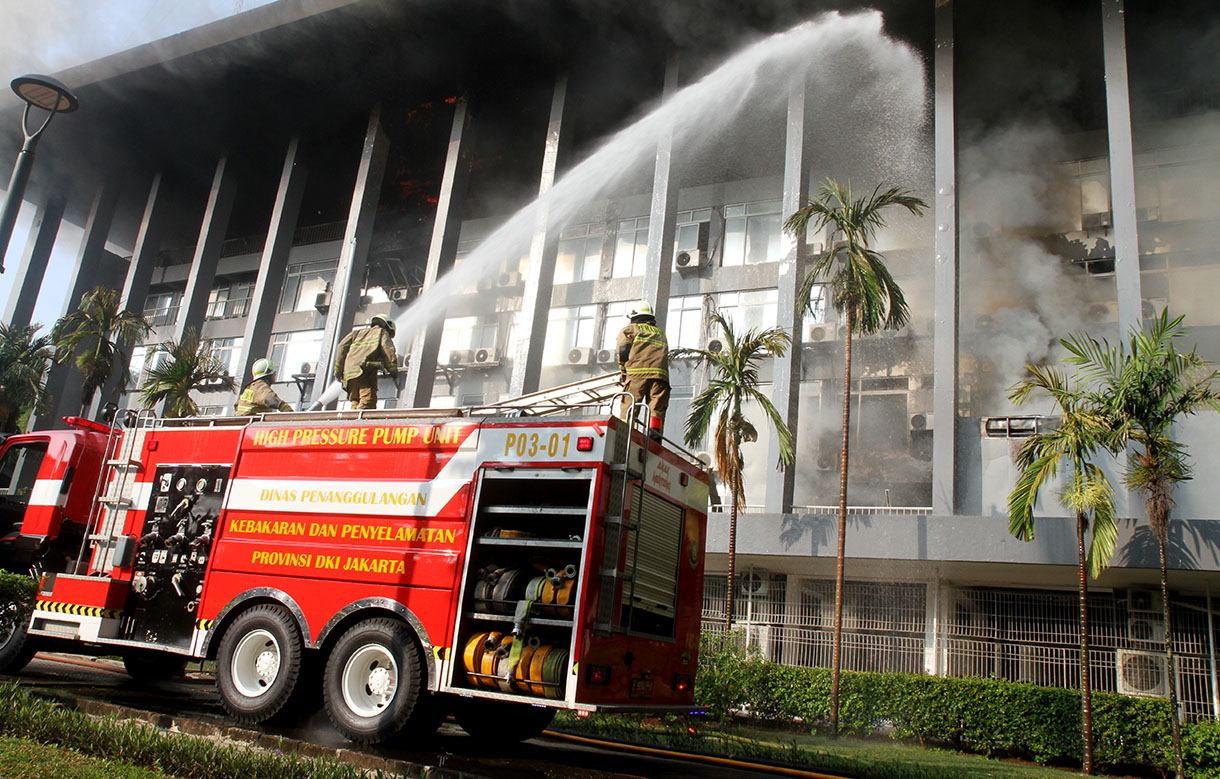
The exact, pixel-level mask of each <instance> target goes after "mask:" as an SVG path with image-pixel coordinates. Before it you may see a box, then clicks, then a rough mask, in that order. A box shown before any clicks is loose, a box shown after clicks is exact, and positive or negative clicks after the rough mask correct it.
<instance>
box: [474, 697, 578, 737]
mask: <svg viewBox="0 0 1220 779" xmlns="http://www.w3.org/2000/svg"><path fill="white" fill-rule="evenodd" d="M453 718H454V719H456V720H457V723H458V724H459V725H461V726H462V730H464V731H466V732H467V733H468V734H470V735H471V736H474V737H475V738H477V739H478V740H479V741H481V742H483V743H490V744H515V743H517V742H519V741H526V740H528V739H531V738H534V737H535V736H537V735H538V734H540V733H542V731H544V730H546V729H547V726H548V725H550V724H551V720H553V719H555V710H554V709H552V708H549V707H546V706H534V705H532V704H529V703H512V702H509V701H489V700H479V699H475V698H462V699H460V700H458V701H456V702H455V703H454V708H453Z"/></svg>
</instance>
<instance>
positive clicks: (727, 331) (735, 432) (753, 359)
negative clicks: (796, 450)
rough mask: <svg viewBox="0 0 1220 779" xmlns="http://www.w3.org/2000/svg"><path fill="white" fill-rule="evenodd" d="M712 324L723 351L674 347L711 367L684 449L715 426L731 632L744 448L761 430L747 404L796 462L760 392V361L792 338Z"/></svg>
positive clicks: (785, 458) (784, 455)
mask: <svg viewBox="0 0 1220 779" xmlns="http://www.w3.org/2000/svg"><path fill="white" fill-rule="evenodd" d="M712 322H713V323H714V324H716V325H717V326H719V328H720V330H721V332H722V333H723V334H724V348H723V349H721V350H720V351H718V352H710V351H707V350H705V349H675V350H673V352H672V353H671V356H672V357H674V358H678V359H680V358H683V357H693V358H694V359H695V360H696V363H695V364H696V365H701V364H706V365H708V366H709V367H710V368H711V377H710V378H709V380H708V386H707V389H705V390H703V391H702V392H700V393H699V394H698V395H697V396H696V397H695V399H694V400H693V401H692V402H691V407H690V413H689V414H688V415H687V418H686V445H687V446H689V447H691V448H694V447H697V446H699V445H700V444H701V443H702V442H703V441H704V440H705V439H706V438H707V434H708V430H709V429H710V428H711V427H712V423H713V421H714V422H715V433H713V442H712V451H713V452H714V454H715V456H716V468H717V470H718V471H719V472H720V478H721V479H722V480H723V481H724V482H725V484H726V485H727V486H728V488H729V494H730V496H731V498H732V502H731V504H730V508H729V570H728V593H727V595H726V597H725V603H724V623H725V630H726V631H729V630H732V628H733V568H734V562H735V558H736V555H737V507H738V505H739V504H740V503H743V502H744V501H745V499H746V490H745V481H744V480H743V478H742V470H743V468H744V460H743V459H742V455H741V445H742V443H744V442H750V441H757V440H758V429H757V428H755V427H754V424H753V423H752V422H750V420H748V419H746V416H745V408H744V407H745V405H746V404H747V403H751V402H753V403H757V404H758V405H759V406H760V407H761V408H762V410H763V413H764V414H766V415H767V418H768V419H769V420H770V421H771V425H772V426H773V427H774V428H775V434H776V435H777V436H778V437H779V465H780V466H784V465H788V464H789V463H791V462H792V456H793V447H792V433H791V432H790V431H789V430H788V426H787V425H786V424H785V423H784V420H783V418H782V417H781V416H780V415H779V412H778V411H777V410H776V409H775V406H774V405H773V404H772V403H771V399H770V398H768V397H767V395H766V393H765V392H764V391H763V390H762V389H760V388H759V381H758V362H759V361H760V360H761V359H762V358H763V357H765V356H767V355H774V356H776V357H782V356H783V355H784V353H785V352H786V351H787V350H788V347H789V346H790V345H791V344H792V338H791V337H790V336H789V335H788V334H787V333H786V332H784V331H783V330H781V329H780V328H777V327H773V328H769V329H767V330H763V331H761V332H758V331H755V330H747V331H746V332H744V333H742V335H741V337H740V338H738V336H737V334H736V333H735V332H733V325H732V324H731V323H730V322H729V321H728V320H726V319H725V318H724V317H722V316H720V315H719V314H714V315H713V316H712Z"/></svg>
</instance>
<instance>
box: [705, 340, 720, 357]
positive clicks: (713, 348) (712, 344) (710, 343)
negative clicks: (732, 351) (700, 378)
mask: <svg viewBox="0 0 1220 779" xmlns="http://www.w3.org/2000/svg"><path fill="white" fill-rule="evenodd" d="M703 348H704V349H705V350H706V351H709V352H711V353H712V354H720V353H721V352H723V351H724V341H721V340H720V339H719V338H709V339H707V343H705V344H704V345H703Z"/></svg>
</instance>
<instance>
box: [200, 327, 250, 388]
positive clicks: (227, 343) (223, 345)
mask: <svg viewBox="0 0 1220 779" xmlns="http://www.w3.org/2000/svg"><path fill="white" fill-rule="evenodd" d="M243 340H244V339H243V338H241V337H237V338H213V339H212V340H210V341H208V343H210V344H211V345H212V354H214V355H216V357H217V359H219V360H220V361H221V362H223V363H224V364H225V370H226V371H228V373H229V375H230V376H232V377H233V378H234V379H235V380H236V381H241V379H242V377H241V376H239V375H238V374H239V373H240V372H241V344H242V341H243Z"/></svg>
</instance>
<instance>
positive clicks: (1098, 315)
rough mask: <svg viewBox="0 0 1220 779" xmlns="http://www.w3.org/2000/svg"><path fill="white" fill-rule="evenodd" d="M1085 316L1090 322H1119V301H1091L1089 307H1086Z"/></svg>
mask: <svg viewBox="0 0 1220 779" xmlns="http://www.w3.org/2000/svg"><path fill="white" fill-rule="evenodd" d="M1085 317H1086V318H1087V319H1088V320H1089V321H1090V322H1097V323H1102V322H1117V321H1118V302H1117V301H1114V300H1103V301H1100V302H1098V303H1090V304H1089V307H1088V308H1086V309H1085Z"/></svg>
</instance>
